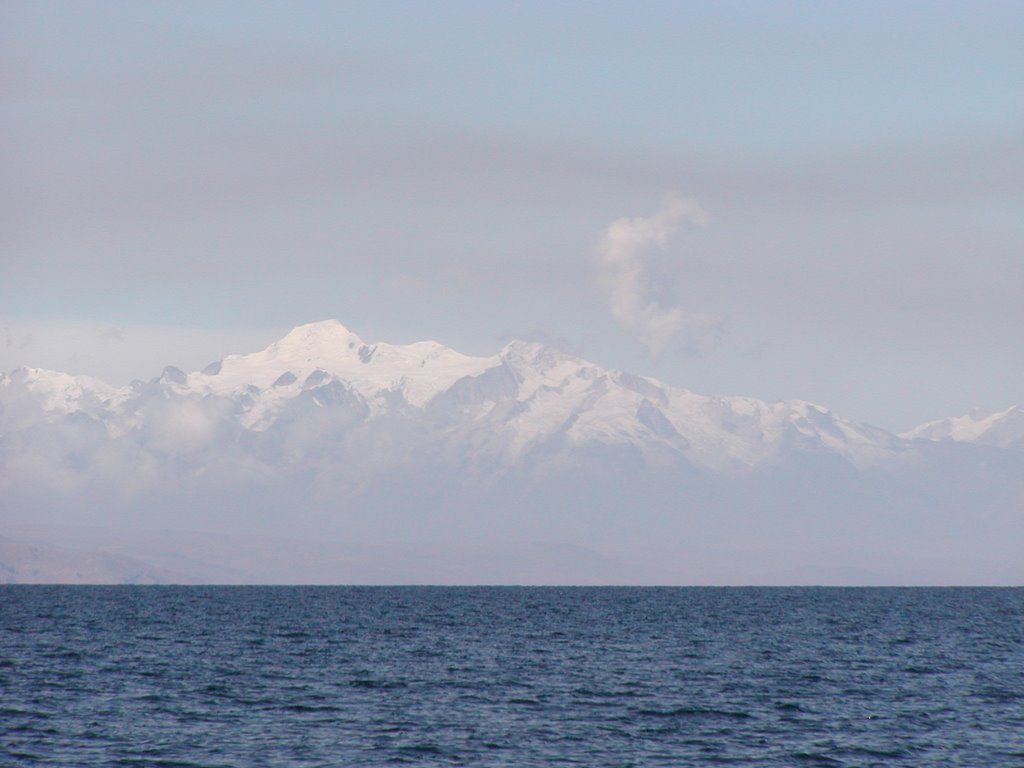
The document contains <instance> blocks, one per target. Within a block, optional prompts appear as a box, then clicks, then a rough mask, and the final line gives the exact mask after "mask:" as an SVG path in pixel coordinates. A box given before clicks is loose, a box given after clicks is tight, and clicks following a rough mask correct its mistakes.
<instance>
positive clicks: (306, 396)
mask: <svg viewBox="0 0 1024 768" xmlns="http://www.w3.org/2000/svg"><path fill="white" fill-rule="evenodd" d="M1018 413H1019V409H1016V408H1011V409H1008V410H1006V411H1003V412H1000V413H999V414H993V415H988V416H982V415H978V414H976V415H975V416H974V417H971V424H974V425H975V426H976V428H975V429H974V431H973V432H971V431H968V430H966V429H965V428H960V427H957V426H956V425H957V424H960V422H956V421H955V418H954V420H951V421H949V423H939V424H938V425H937V426H936V425H934V424H933V425H932V426H930V427H928V429H926V430H924V431H922V432H917V431H913V432H911V433H905V434H903V435H896V434H893V433H890V432H887V431H885V430H883V429H880V428H877V427H872V426H869V425H865V424H860V423H857V422H855V421H853V420H850V419H846V418H843V417H842V416H839V415H837V414H835V413H833V412H832V411H830V410H829V409H828V408H825V407H824V406H821V405H816V404H813V403H809V402H806V401H802V400H784V401H777V402H772V403H769V402H764V401H761V400H758V399H756V398H751V397H740V396H706V395H701V394H697V393H694V392H691V391H689V390H686V389H682V388H677V387H672V386H669V385H667V384H664V383H662V382H660V381H658V380H657V379H653V378H650V377H644V376H638V375H635V374H631V373H626V372H622V371H616V370H607V369H604V368H602V367H601V366H598V365H596V364H594V363H591V362H588V361H586V360H582V359H579V358H576V357H573V356H572V355H569V354H565V353H563V352H560V351H558V350H556V349H552V348H551V347H546V346H544V345H542V344H537V343H535V342H510V343H509V344H506V345H505V346H504V347H503V348H502V349H501V350H500V351H499V352H498V353H496V354H494V355H491V356H478V357H473V356H468V355H463V354H461V353H459V352H457V351H455V350H452V349H450V348H448V347H446V346H444V345H443V344H439V343H438V342H418V343H415V344H408V345H391V344H386V343H375V344H370V343H367V342H365V341H364V340H363V339H362V338H360V337H359V336H358V335H357V334H354V333H352V332H351V331H349V330H348V329H347V328H345V326H343V325H342V324H341V323H338V322H337V321H326V322H324V323H317V324H309V325H306V326H299V327H298V328H296V329H294V330H293V331H292V332H290V333H289V334H287V335H286V336H285V337H283V338H282V339H280V340H278V341H277V342H274V343H273V344H271V345H269V346H268V347H267V348H265V349H263V350H259V351H257V352H253V353H249V354H240V355H229V356H227V357H225V358H224V359H222V360H220V361H217V362H215V363H212V364H211V365H209V366H207V367H206V368H205V369H203V370H202V371H195V372H190V373H186V372H184V371H180V370H178V369H176V368H173V367H168V368H166V369H165V370H164V372H163V373H162V374H161V375H160V376H158V377H156V378H154V379H151V380H150V381H145V382H143V381H135V382H132V384H130V385H128V386H126V387H120V388H117V387H111V386H109V385H107V384H104V383H103V382H100V381H98V380H95V379H91V378H89V377H75V376H71V375H69V374H63V373H59V372H47V371H43V370H41V369H18V370H16V371H14V372H12V373H10V374H3V375H0V499H3V504H2V505H0V526H4V527H9V526H11V525H15V524H18V525H20V524H29V523H37V522H38V523H47V524H52V525H55V526H91V525H96V524H103V525H107V526H110V527H113V528H126V529H135V528H157V529H161V530H163V529H181V530H195V531H207V532H212V533H217V532H219V533H221V534H225V535H229V536H231V535H234V536H237V535H238V534H240V533H241V532H252V533H260V534H264V535H269V536H271V537H273V536H279V535H286V536H295V537H297V538H304V539H308V540H310V541H321V540H323V541H337V542H363V543H364V544H367V545H373V546H377V545H387V547H390V549H388V551H389V552H392V553H395V552H409V551H417V548H420V549H423V548H433V550H432V551H435V552H442V551H444V552H454V553H460V552H461V553H463V554H454V555H452V557H456V558H458V557H465V558H470V555H469V554H466V553H469V552H471V551H473V552H478V553H479V552H482V551H488V552H495V553H498V552H503V551H505V552H506V553H507V554H508V557H509V558H511V559H512V560H513V561H514V559H515V557H516V556H515V555H513V554H512V553H511V550H509V549H508V547H509V546H510V545H509V542H511V541H523V540H529V541H536V542H541V543H544V542H549V543H551V542H562V543H564V544H565V545H567V546H570V547H581V548H583V549H585V550H587V551H589V552H593V553H595V555H596V556H599V557H605V558H609V560H608V562H612V561H614V562H615V563H620V564H623V565H622V567H621V568H619V566H616V569H612V570H610V571H607V572H608V573H614V574H616V575H615V577H614V578H615V579H616V580H618V581H621V582H623V583H628V582H629V581H630V578H636V579H643V578H648V577H645V576H642V574H645V573H646V574H650V573H653V572H658V573H663V574H668V576H666V577H665V578H667V579H669V581H672V580H673V579H675V580H678V581H679V582H680V583H707V580H708V579H710V578H715V579H719V580H721V581H722V583H737V580H739V581H740V582H742V579H743V578H744V577H743V576H742V574H744V573H747V574H750V578H758V576H757V574H771V573H804V572H806V571H801V570H800V569H801V568H804V567H805V566H806V567H814V568H821V567H828V564H829V563H834V564H837V565H842V567H843V568H847V569H851V570H849V571H847V572H849V573H856V572H862V573H868V572H870V573H877V574H883V576H881V577H880V578H885V576H884V574H889V576H888V578H891V579H894V580H897V581H898V580H901V579H904V578H906V574H908V573H919V574H937V576H935V578H938V579H940V580H945V581H943V583H947V582H948V581H950V580H953V581H955V580H956V579H959V578H965V577H963V576H962V574H967V575H968V576H970V574H981V573H989V574H995V575H993V576H990V577H986V578H992V579H1001V580H1005V579H1007V578H1011V579H1012V578H1017V577H1015V576H1013V574H1017V573H1020V576H1019V578H1020V579H1021V580H1022V581H1024V565H1022V564H1021V561H1020V557H1019V550H1020V546H1021V545H1022V544H1024V441H1021V440H1020V439H1018V438H1017V437H1015V435H1016V434H1017V433H1016V432H1015V431H1014V430H1015V429H1016V424H1017V418H1018V417H1017V414H1018ZM979 425H980V426H979ZM1000 425H1003V426H1000ZM1007 425H1008V426H1007ZM958 430H959V431H958ZM993 430H995V431H993ZM954 436H955V437H956V438H959V439H953V437H954ZM2 530H3V528H0V532H2ZM481 547H482V548H483V549H481ZM261 551H265V550H261ZM559 551H565V552H569V551H570V550H559ZM118 554H119V555H123V556H124V557H129V558H130V557H137V558H139V559H140V560H145V558H144V557H143V555H144V554H145V553H144V552H142V551H137V550H133V549H131V548H125V549H123V550H119V552H118ZM260 556H261V557H262V556H263V555H260ZM320 556H321V555H318V557H320ZM324 556H326V555H324ZM338 556H339V557H341V556H342V555H341V554H340V550H339V555H338ZM395 556H398V555H395ZM524 556H525V555H524ZM225 557H228V555H227V554H226V555H225ZM231 557H234V558H235V561H238V558H242V559H244V555H237V553H236V555H231ZM439 557H440V560H438V561H437V562H440V561H443V560H444V559H445V557H447V556H443V557H441V556H439ZM470 559H472V561H473V563H476V565H473V564H472V563H470V562H469V560H467V561H466V563H463V565H464V566H465V567H462V565H458V564H453V570H452V571H450V572H451V573H455V572H458V573H463V574H465V578H466V579H469V580H470V581H472V574H473V573H478V574H481V576H480V577H481V578H483V576H482V574H483V573H484V570H481V569H482V566H481V565H480V564H481V563H482V562H483V561H484V560H486V558H481V556H479V555H474V556H472V558H470ZM359 562H360V563H363V565H361V566H359V567H361V568H362V567H365V569H366V570H364V571H362V572H361V573H362V576H358V575H352V576H351V578H367V579H372V578H374V577H373V576H372V574H373V573H391V574H398V573H406V574H408V573H412V572H413V571H410V570H408V569H404V570H403V569H394V568H391V569H388V568H385V569H381V568H378V567H377V566H372V567H371V564H370V562H369V561H366V560H359ZM595 562H596V561H595ZM630 563H631V564H632V565H630ZM151 564H153V565H159V563H157V562H155V561H154V562H151ZM213 565H215V564H213ZM456 566H458V567H456ZM648 566H650V568H653V569H654V570H653V571H652V570H651V569H650V568H648ZM126 567H127V566H126ZM132 567H134V566H132ZM254 567H257V566H254ZM296 567H297V566H296ZM354 567H355V566H354ZM431 567H432V568H433V566H431ZM602 567H603V566H602ZM424 568H426V566H424ZM545 568H547V571H546V572H547V573H549V574H555V573H569V571H560V570H559V569H558V568H554V567H550V568H548V566H545ZM645 569H646V570H645ZM129 570H130V569H129ZM246 572H247V573H255V572H256V571H253V570H249V571H246ZM273 572H274V573H282V574H283V571H281V572H279V571H273ZM343 572H344V573H346V574H356V571H352V570H345V571H338V570H333V571H332V570H330V569H325V570H322V571H318V573H321V574H328V573H338V574H341V573H343ZM444 572H445V573H449V571H444ZM503 572H505V573H510V574H511V573H519V572H520V571H519V570H518V569H516V568H514V567H512V566H510V567H509V568H508V569H506V570H505V571H503ZM205 573H211V574H212V573H217V571H216V570H215V569H214V570H207V571H205ZM268 573H269V571H268ZM421 573H422V574H423V578H430V576H429V573H434V574H438V573H441V571H439V570H437V569H436V568H435V569H434V570H431V571H428V570H422V571H421ZM573 573H580V574H582V573H583V571H573ZM588 573H589V572H588ZM298 574H299V572H298V571H296V572H295V574H294V575H295V578H302V577H301V576H300V575H298ZM629 574H633V576H632V577H630V576H629ZM673 574H674V575H673ZM708 574H717V575H715V576H713V577H712V576H709V575H708ZM1007 574H1009V576H1007ZM129 575H130V574H129ZM324 577H325V578H326V576H324ZM281 578H284V575H282V576H281ZM346 578H348V577H346ZM445 578H447V577H445ZM551 578H554V576H551ZM567 578H568V577H567ZM580 578H582V576H580ZM588 578H589V577H588ZM972 578H975V577H972ZM977 578H980V577H977ZM901 583H902V582H901ZM1000 583H1002V581H1000Z"/></svg>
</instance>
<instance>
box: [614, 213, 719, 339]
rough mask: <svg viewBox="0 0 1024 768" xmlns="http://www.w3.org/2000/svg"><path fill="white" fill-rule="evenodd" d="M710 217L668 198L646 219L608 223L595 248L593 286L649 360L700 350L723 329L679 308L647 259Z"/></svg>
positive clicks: (714, 321) (709, 319) (711, 319)
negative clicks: (676, 350) (687, 228)
mask: <svg viewBox="0 0 1024 768" xmlns="http://www.w3.org/2000/svg"><path fill="white" fill-rule="evenodd" d="M707 222H708V214H707V213H706V212H705V211H704V209H703V208H702V207H701V206H700V204H699V203H698V202H697V201H696V200H694V199H692V198H687V197H681V196H679V195H674V194H671V195H667V196H666V197H665V200H664V202H663V203H662V205H661V209H660V210H659V211H658V212H657V213H656V214H654V215H653V216H649V217H646V218H644V217H636V218H621V219H616V220H615V221H613V222H612V223H611V225H610V226H609V227H608V229H607V231H606V232H605V234H604V236H603V237H602V238H601V243H600V245H599V247H598V249H597V258H596V262H597V282H598V286H599V287H600V289H601V290H602V291H603V293H604V294H605V297H606V298H607V301H608V309H609V311H610V312H611V315H612V317H613V318H615V320H616V321H617V322H618V323H619V324H620V325H622V326H623V327H624V328H625V329H627V330H628V331H630V332H632V333H633V334H634V335H635V336H636V338H637V339H638V340H639V341H640V343H641V344H643V345H644V347H645V348H646V350H647V352H648V354H649V355H650V356H651V358H652V359H658V358H660V357H661V356H662V355H663V354H664V353H665V352H666V351H667V350H668V349H670V348H672V347H685V348H688V349H690V350H696V349H699V348H700V346H702V344H703V342H705V341H706V340H707V339H708V338H709V337H711V336H713V335H714V334H715V333H716V332H717V331H718V330H720V328H721V323H722V321H721V318H718V317H714V316H712V315H707V314H703V313H700V312H688V311H686V310H685V309H683V308H682V307H680V306H678V304H677V303H676V301H675V300H674V298H673V297H672V295H671V292H670V291H669V290H668V287H667V285H666V284H665V283H664V281H659V280H658V278H657V276H656V275H654V274H653V273H652V270H651V269H650V265H649V263H648V261H649V254H650V252H651V250H652V249H654V248H661V247H664V246H665V245H666V244H667V243H668V242H669V240H670V239H671V238H672V237H673V236H674V235H676V234H677V233H678V232H679V230H680V229H681V227H682V225H683V224H684V223H690V224H693V225H696V226H704V225H705V224H707Z"/></svg>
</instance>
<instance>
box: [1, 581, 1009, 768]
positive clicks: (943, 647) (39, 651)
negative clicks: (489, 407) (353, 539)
mask: <svg viewBox="0 0 1024 768" xmlns="http://www.w3.org/2000/svg"><path fill="white" fill-rule="evenodd" d="M0 763H2V764H3V765H7V766H71V765H74V766H94V765H104V766H183V767H184V766H207V767H208V766H245V767H246V768H248V766H255V765H266V766H378V765H399V764H410V765H471V766H559V765H580V766H609V767H611V766H616V767H620V768H621V767H623V766H709V765H719V764H722V765H741V766H780V767H781V766H837V767H839V766H887V767H888V766H985V767H986V768H999V767H1001V766H1018V767H1019V766H1024V589H918V588H915V589H825V588H822V589H817V588H786V589H771V588H751V589H736V588H722V589H718V588H685V589H676V588H512V587H509V588H501V587H498V588H495V587H481V588H454V587H379V588H374V587H52V586H48V587H43V586H5V587H0Z"/></svg>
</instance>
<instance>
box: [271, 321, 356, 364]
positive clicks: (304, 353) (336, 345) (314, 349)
mask: <svg viewBox="0 0 1024 768" xmlns="http://www.w3.org/2000/svg"><path fill="white" fill-rule="evenodd" d="M362 346H363V340H362V339H360V338H359V337H358V336H357V335H356V334H354V333H352V331H350V330H349V329H348V328H346V327H345V326H344V325H342V324H341V323H340V322H338V321H337V320H322V321H320V322H318V323H307V324H306V325H300V326H298V327H296V328H293V329H292V330H291V331H289V332H288V335H287V336H285V337H284V338H283V339H281V340H280V341H276V342H274V343H273V344H271V345H270V346H269V347H268V348H267V349H266V353H267V356H268V357H270V358H274V357H286V358H295V357H305V358H307V359H320V358H335V357H338V356H348V355H350V354H351V353H352V352H353V350H357V349H359V348H360V347H362Z"/></svg>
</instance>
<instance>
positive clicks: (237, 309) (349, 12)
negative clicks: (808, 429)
mask: <svg viewBox="0 0 1024 768" xmlns="http://www.w3.org/2000/svg"><path fill="white" fill-rule="evenodd" d="M1021 40H1024V3H1020V2H1006V3H993V2H978V1H977V0H975V1H973V2H963V3H952V2H944V3H940V2H934V0H929V2H921V3H912V2H892V0H886V2H877V3H876V2H856V3H821V2H805V3H802V2H772V3H767V2H705V3H683V2H666V3H657V2H646V3H635V2H630V3H614V2H600V3H590V2H581V3H567V2H562V3H559V2H550V0H548V1H547V2H544V3H530V2H518V3H503V4H499V3H481V2H465V3H442V2H431V3H426V2H410V3H386V2H378V1H377V0H375V1H374V2H358V3H357V2H348V3H342V2H324V3H299V2H288V3H278V4H274V3H231V2H205V1H204V2H193V3H189V2H173V3H172V2H167V3H158V2H145V3H140V2H134V1H132V2H124V3H98V2H86V1H83V0H76V1H75V2H68V3H51V2H40V1H39V0H32V1H31V2H16V1H15V0H8V1H7V2H5V3H3V4H2V5H0V109H2V120H0V369H2V370H9V369H11V368H14V367H16V366H19V365H35V366H40V367H51V368H59V369H63V370H69V371H71V372H80V373H91V374H94V375H99V376H100V377H103V378H107V379H108V380H111V381H112V383H122V382H124V381H127V380H128V379H130V378H132V377H134V376H138V377H142V378H148V377H151V376H155V375H157V374H158V373H159V370H160V368H161V367H162V366H163V365H164V364H174V365H178V366H179V367H182V368H187V369H195V368H198V367H201V366H202V365H204V364H205V363H207V362H209V361H210V360H212V359H214V358H219V357H221V356H223V355H224V354H226V353H229V352H238V351H250V350H253V349H256V348H259V347H262V346H264V345H265V344H267V343H269V342H270V341H271V340H273V339H274V338H276V337H277V336H279V335H281V334H282V333H283V332H284V330H286V329H287V328H290V327H291V326H294V325H297V324H299V323H303V322H309V321H312V320H318V319H324V318H329V317H335V318H338V319H339V320H341V321H342V322H343V323H345V324H346V325H347V326H349V327H350V328H351V329H352V330H354V331H356V332H357V333H359V334H360V335H361V336H363V337H364V338H366V339H367V340H370V341H376V340H386V341H394V342H407V341H413V340H418V339H422V338H428V337H430V338H436V339H438V340H439V341H442V342H444V343H446V344H449V345H451V346H454V347H456V348H458V349H460V350H462V351H465V352H472V353H491V352H494V351H496V350H497V348H498V347H499V346H500V345H501V344H502V343H503V342H504V341H507V340H509V339H511V338H524V337H525V338H536V339H543V340H547V341H549V342H551V343H555V344H559V345H561V346H563V347H565V348H567V349H569V350H570V351H572V352H574V353H578V354H580V355H582V356H584V357H586V358H588V359H591V360H593V361H595V362H597V363H600V364H602V365H606V366H612V367H618V368H624V369H627V370H631V371H635V372H639V373H645V374H649V375H653V376H657V377H658V378H661V379H663V380H665V381H667V382H669V383H672V384H675V385H678V386H683V387H687V388H689V389H692V390H695V391H697V392H701V393H704V394H745V395H752V396H756V397H760V398H765V399H780V398H802V399H809V400H813V401H815V402H819V403H822V404H824V405H827V406H829V407H831V408H832V409H834V410H836V411H838V412H839V413H842V414H844V415H847V416H850V417H852V418H855V419H860V420H864V421H868V422H871V423H875V424H878V425H879V426H883V427H886V428H890V429H905V428H908V427H910V426H912V425H914V424H916V423H918V422H921V421H924V420H928V419H932V418H938V417H941V416H946V415H952V414H957V413H962V412H965V411H967V410H968V409H970V408H973V407H980V408H984V409H987V410H997V409H1003V408H1005V407H1007V406H1009V405H1012V404H1014V403H1018V404H1024V45H1022V44H1021Z"/></svg>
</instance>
